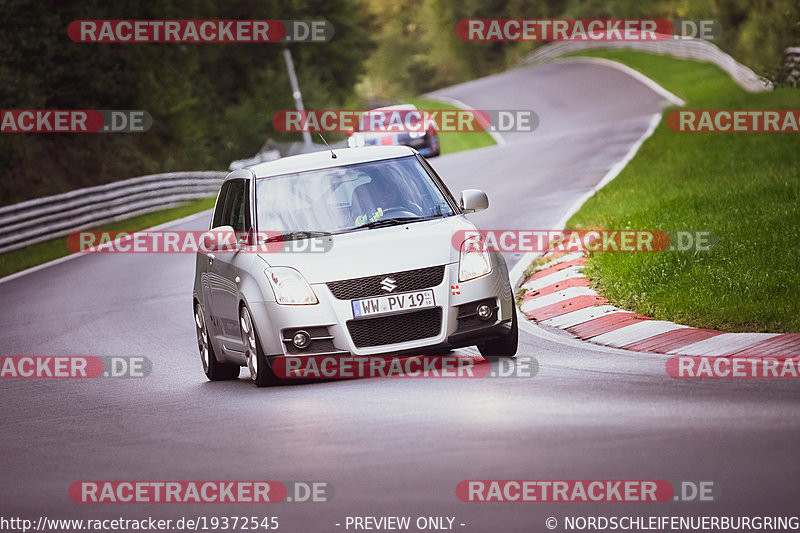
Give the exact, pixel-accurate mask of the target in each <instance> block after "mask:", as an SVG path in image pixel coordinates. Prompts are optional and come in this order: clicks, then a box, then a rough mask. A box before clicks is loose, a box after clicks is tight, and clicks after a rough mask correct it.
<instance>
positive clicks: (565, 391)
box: [0, 63, 800, 532]
mask: <svg viewBox="0 0 800 533" xmlns="http://www.w3.org/2000/svg"><path fill="white" fill-rule="evenodd" d="M441 94H444V95H447V96H450V97H453V98H457V99H459V100H461V101H463V102H466V103H467V104H469V105H471V106H473V107H476V108H492V109H533V110H535V111H536V112H537V113H538V114H539V116H540V118H541V125H540V127H539V129H538V130H537V131H535V132H533V133H530V134H522V133H519V134H510V135H507V137H506V140H507V141H508V142H507V144H505V145H504V146H499V147H491V148H486V149H481V150H476V151H473V152H469V153H464V154H455V155H451V156H443V157H441V158H438V159H434V160H433V161H432V163H433V165H434V166H435V168H436V169H437V170H438V171H439V172H440V173H441V174H442V176H443V177H444V179H445V181H446V182H447V183H448V185H449V186H450V188H451V190H453V191H454V192H456V193H457V192H458V191H459V190H460V189H462V188H468V187H480V188H482V189H484V190H485V191H486V192H487V193H488V194H489V197H490V202H491V207H490V209H489V210H488V211H486V212H484V213H480V214H477V215H475V217H474V220H475V221H476V222H478V223H479V224H480V225H482V226H483V227H485V228H489V227H493V228H499V227H503V228H506V227H507V228H529V229H547V228H550V227H552V226H553V225H554V224H556V223H557V222H558V221H559V220H560V219H561V217H562V216H563V215H564V213H565V212H567V210H568V209H569V208H570V207H571V205H572V204H573V203H574V202H575V200H576V199H577V198H579V197H581V196H582V195H583V194H584V193H585V192H586V191H587V190H589V189H591V188H592V187H593V186H594V185H595V184H596V183H597V182H598V181H599V180H600V179H601V178H602V176H603V175H604V174H605V172H606V171H607V170H608V169H609V168H610V167H611V166H612V165H613V164H614V163H615V162H616V161H618V160H619V159H620V158H621V157H623V156H624V154H625V153H626V152H627V151H628V149H629V148H630V146H631V145H632V144H633V143H635V142H636V141H637V139H638V138H639V137H640V136H641V135H642V134H643V132H644V131H645V130H646V128H647V126H648V124H649V121H650V118H651V116H652V114H653V113H656V112H658V110H659V109H660V105H661V103H660V99H659V97H658V96H657V95H655V94H654V93H653V92H651V91H650V90H649V89H648V88H646V87H645V86H643V85H641V84H640V83H639V82H637V81H635V80H633V79H631V78H629V77H627V76H626V75H625V74H623V73H620V72H618V71H615V70H613V69H609V68H607V67H603V66H598V65H589V64H579V63H570V64H564V65H556V64H553V65H545V66H538V67H530V68H525V69H520V70H514V71H511V72H508V73H505V74H502V75H499V76H493V77H491V78H486V79H482V80H478V81H474V82H471V83H467V84H464V85H461V86H457V87H452V88H450V89H447V90H444V91H441ZM205 225H206V220H205V219H200V218H198V219H195V220H193V221H190V222H187V223H184V224H182V225H179V226H176V229H202V228H204V227H205ZM509 260H510V263H513V261H514V260H515V258H514V257H510V258H509ZM509 266H513V265H512V264H510V265H509ZM193 268H194V258H193V257H192V256H189V255H186V256H180V255H160V256H159V255H152V256H147V255H141V256H140V255H110V254H109V255H95V256H84V257H80V258H77V259H74V260H71V261H67V262H64V263H62V264H59V265H56V266H53V267H50V268H46V269H44V270H40V271H38V272H35V273H32V274H29V275H26V276H23V277H21V278H18V279H14V280H11V281H8V282H5V283H2V284H0V300H1V301H2V302H3V305H2V307H1V308H0V328H2V329H1V330H0V331H1V332H0V354H2V355H97V356H145V357H147V358H149V359H150V360H151V361H152V363H153V371H152V373H151V375H150V376H149V377H147V378H144V379H128V380H120V379H97V380H84V381H80V380H63V381H61V380H9V379H3V380H0V406H2V408H0V427H2V431H1V432H0V515H2V516H5V517H8V516H21V517H26V518H32V519H35V518H36V517H38V516H39V515H46V516H48V517H51V518H68V517H76V518H101V517H107V518H110V517H120V516H121V517H125V518H141V517H146V516H148V515H149V516H154V517H160V518H171V517H178V516H181V515H189V516H197V515H206V516H221V515H234V514H235V515H247V516H267V515H269V516H278V517H279V519H280V529H281V530H283V531H311V532H314V531H343V530H345V528H344V523H345V522H344V521H345V517H346V516H355V515H359V516H363V515H392V516H394V515H408V516H412V517H417V516H451V517H455V522H454V524H455V526H454V528H455V529H456V530H459V531H465V532H471V531H475V532H478V531H480V532H484V531H515V532H516V531H520V532H522V531H546V528H545V526H544V521H545V519H546V518H547V517H549V516H553V517H556V518H558V519H559V521H561V519H562V517H564V516H567V515H571V516H588V515H603V516H612V515H693V516H699V515H732V516H742V515H745V516H756V515H759V516H760V515H787V514H791V513H793V512H794V513H796V510H797V504H796V500H797V494H798V492H799V491H800V481H798V480H799V479H800V461H798V458H797V457H798V456H797V443H798V437H800V431H799V430H798V422H799V421H800V415H798V399H800V394H799V393H798V389H797V384H796V383H792V382H791V380H786V381H767V380H762V381H756V380H752V381H723V380H718V381H680V380H675V379H672V378H670V377H668V376H667V375H666V372H665V360H666V359H665V358H664V357H661V356H656V355H647V354H637V353H633V352H624V351H619V350H611V349H604V348H598V347H593V346H590V345H587V344H583V343H579V342H577V341H571V340H570V339H568V338H567V337H566V336H565V334H562V333H559V332H554V331H544V330H542V329H539V328H536V327H533V328H526V329H525V330H523V331H522V332H521V337H520V350H519V357H520V358H535V360H536V361H537V362H538V367H539V370H538V373H537V374H536V375H535V377H532V378H504V379H500V378H498V379H489V378H485V379H480V380H469V379H449V380H421V379H420V380H414V379H404V380H400V379H371V380H366V379H365V380H351V381H335V382H324V383H313V384H297V385H289V386H281V387H278V388H274V389H257V388H256V387H255V386H253V385H252V384H251V383H250V382H249V380H248V379H247V375H246V371H243V372H242V378H240V380H239V381H238V382H222V383H208V382H206V380H205V377H204V376H203V374H202V370H201V366H200V361H199V357H198V355H197V353H196V342H195V333H194V328H193V324H192V312H191V307H190V304H191V285H192V277H193ZM458 353H459V354H463V355H465V356H469V355H474V354H475V353H476V352H475V350H470V349H468V350H460V351H459V352H458ZM485 364H488V363H485ZM495 365H496V363H495ZM85 479H91V480H208V479H225V480H283V481H295V480H303V481H312V480H314V481H327V482H329V483H331V484H332V485H333V486H334V487H335V496H334V498H333V500H332V501H330V502H328V503H324V504H323V503H316V504H292V503H281V504H276V505H264V506H259V505H247V504H238V505H226V504H216V505H208V506H201V505H196V504H195V505H191V504H186V505H175V504H173V505H164V504H162V505H142V504H128V505H124V504H114V505H109V504H106V505H80V504H76V503H73V502H72V501H71V500H70V498H69V496H68V492H67V489H68V487H69V486H70V484H71V483H73V482H74V481H77V480H85ZM464 479H555V480H557V479H666V480H672V481H677V480H711V481H714V482H716V483H717V484H718V485H719V486H720V487H721V489H722V492H721V497H720V499H719V501H717V502H714V503H678V502H674V503H673V502H669V503H647V504H620V503H603V504H595V503H580V504H579V503H574V504H563V503H559V504H547V503H515V504H509V503H503V504H497V503H463V502H460V501H458V500H457V498H456V496H455V487H456V485H457V483H458V482H459V481H461V480H464ZM337 523H338V524H342V525H341V526H336V524H337ZM461 524H464V525H463V526H462V525H461ZM562 526H563V523H560V524H559V526H558V527H557V528H556V529H555V531H563V530H564V529H563V527H562Z"/></svg>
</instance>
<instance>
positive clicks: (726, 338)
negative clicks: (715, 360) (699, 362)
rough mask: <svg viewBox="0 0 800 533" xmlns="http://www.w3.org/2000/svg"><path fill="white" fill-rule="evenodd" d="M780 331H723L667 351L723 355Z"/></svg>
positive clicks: (775, 334)
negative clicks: (720, 333)
mask: <svg viewBox="0 0 800 533" xmlns="http://www.w3.org/2000/svg"><path fill="white" fill-rule="evenodd" d="M777 335H780V333H723V334H722V335H715V336H713V337H709V338H707V339H703V340H701V341H698V342H695V343H694V344H688V345H686V346H683V347H682V348H676V349H674V350H670V351H669V352H667V353H668V354H670V355H674V354H679V355H709V356H722V355H725V354H727V353H730V352H735V351H737V350H741V349H742V348H747V347H748V346H752V345H753V344H756V343H759V342H761V341H763V340H767V339H771V338H772V337H775V336H777Z"/></svg>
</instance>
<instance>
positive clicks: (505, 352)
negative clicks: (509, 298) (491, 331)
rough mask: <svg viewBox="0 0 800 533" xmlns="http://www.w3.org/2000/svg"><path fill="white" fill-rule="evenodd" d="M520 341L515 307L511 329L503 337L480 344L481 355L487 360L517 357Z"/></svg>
mask: <svg viewBox="0 0 800 533" xmlns="http://www.w3.org/2000/svg"><path fill="white" fill-rule="evenodd" d="M518 342H519V326H518V324H517V309H516V307H514V314H513V315H512V316H511V331H510V332H509V333H508V334H506V335H505V336H503V337H500V338H498V339H492V340H488V341H486V342H484V343H483V344H479V345H478V351H480V352H481V355H482V356H483V358H484V359H486V360H493V359H499V358H501V357H515V356H516V355H517V344H518Z"/></svg>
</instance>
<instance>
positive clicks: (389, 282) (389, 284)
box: [381, 278, 397, 292]
mask: <svg viewBox="0 0 800 533" xmlns="http://www.w3.org/2000/svg"><path fill="white" fill-rule="evenodd" d="M381 288H382V289H383V290H385V291H386V292H392V291H393V290H395V289H396V288H397V282H396V281H395V280H394V279H392V278H383V280H382V281H381Z"/></svg>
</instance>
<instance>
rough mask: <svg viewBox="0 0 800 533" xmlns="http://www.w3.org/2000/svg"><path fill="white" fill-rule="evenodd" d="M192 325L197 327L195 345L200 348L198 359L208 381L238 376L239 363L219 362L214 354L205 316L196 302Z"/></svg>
mask: <svg viewBox="0 0 800 533" xmlns="http://www.w3.org/2000/svg"><path fill="white" fill-rule="evenodd" d="M194 325H195V328H196V329H197V347H198V348H199V349H200V360H201V361H202V363H203V372H205V374H206V377H207V378H208V380H209V381H224V380H227V379H236V378H238V377H239V365H231V364H228V363H220V362H219V361H217V356H216V355H215V354H214V346H213V345H212V344H211V339H210V338H209V337H208V328H207V327H206V317H205V314H203V308H202V306H201V305H200V303H199V302H198V303H197V304H195V306H194Z"/></svg>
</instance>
